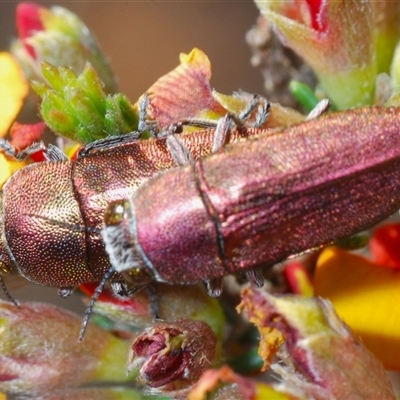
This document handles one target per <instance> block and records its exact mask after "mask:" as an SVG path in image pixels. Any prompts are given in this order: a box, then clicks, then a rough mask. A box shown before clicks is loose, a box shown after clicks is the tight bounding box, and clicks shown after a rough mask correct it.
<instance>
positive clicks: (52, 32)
mask: <svg viewBox="0 0 400 400" xmlns="http://www.w3.org/2000/svg"><path fill="white" fill-rule="evenodd" d="M17 28H18V32H19V40H17V41H15V43H14V44H13V46H12V49H11V50H12V52H13V54H14V55H15V57H16V58H17V59H18V60H19V62H20V63H21V65H22V66H23V68H24V70H25V73H26V75H27V77H28V78H35V79H41V77H42V71H41V67H40V65H41V63H42V62H43V61H44V62H46V63H49V64H51V65H53V66H55V67H58V66H68V67H70V68H71V69H72V70H73V71H74V72H75V74H77V75H78V74H80V73H81V72H82V71H83V69H84V67H85V65H86V64H87V63H88V62H89V63H90V64H91V65H92V66H93V68H94V69H95V70H96V72H97V74H98V75H99V77H100V80H101V81H102V82H103V83H104V90H105V92H106V93H115V92H117V86H116V83H115V80H114V75H113V74H112V71H111V69H110V66H109V65H108V62H107V60H106V58H105V57H104V55H103V54H102V53H101V50H100V48H99V46H98V45H97V43H96V41H95V39H94V38H93V36H92V34H91V33H90V31H89V29H88V28H87V26H86V25H85V24H84V23H83V22H82V21H81V20H80V19H79V18H78V17H77V16H76V15H75V14H73V13H72V12H70V11H68V10H67V9H65V8H62V7H57V6H54V7H51V8H50V9H47V8H45V7H41V6H39V5H38V4H35V3H20V4H19V5H18V7H17Z"/></svg>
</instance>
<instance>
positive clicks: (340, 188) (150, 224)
mask: <svg viewBox="0 0 400 400" xmlns="http://www.w3.org/2000/svg"><path fill="white" fill-rule="evenodd" d="M259 133H260V135H259V136H258V137H256V138H250V139H247V140H246V141H242V142H240V143H236V144H232V145H228V146H226V147H224V148H223V149H222V150H220V151H219V152H218V153H217V154H214V155H212V156H210V157H207V158H204V159H200V160H198V161H196V162H195V163H194V164H193V165H190V166H187V167H181V168H176V169H173V170H170V171H167V172H165V173H163V174H160V175H158V176H156V177H153V178H152V179H150V180H149V181H147V182H146V183H144V184H143V185H141V186H140V187H139V188H138V190H137V191H135V193H134V194H133V195H132V197H131V198H130V201H131V203H132V204H133V209H132V217H131V218H132V223H134V224H135V227H136V228H135V232H134V234H132V232H124V234H123V235H121V238H122V239H121V241H113V242H111V241H108V238H107V232H108V231H107V229H108V228H107V220H106V221H105V222H106V227H105V229H104V231H103V237H104V238H105V242H106V248H107V250H108V251H109V252H110V253H111V252H112V253H113V254H117V249H115V248H114V246H121V247H124V249H125V256H126V251H127V249H129V248H130V249H131V252H132V254H136V256H137V254H139V252H138V247H139V246H140V251H141V252H143V253H144V255H145V257H146V260H147V263H151V269H152V270H156V271H157V274H158V277H157V279H158V280H160V281H164V282H169V283H174V284H190V283H195V282H199V281H204V280H212V279H218V278H220V277H222V276H224V275H226V274H230V273H238V272H243V271H246V270H251V269H253V268H256V267H259V266H263V265H271V264H273V263H275V262H277V261H280V260H282V259H284V258H286V257H288V256H290V255H293V254H297V253H299V252H302V251H304V250H307V249H310V248H314V247H318V246H321V245H324V244H328V243H331V242H334V241H336V240H338V239H340V238H343V237H346V236H348V235H352V234H355V233H357V232H359V231H361V230H364V229H366V228H368V227H370V226H372V225H374V224H376V223H377V222H379V221H381V220H382V219H384V218H386V217H387V216H389V215H390V214H392V213H393V212H395V211H396V210H397V209H398V208H400V109H398V108H375V107H372V108H364V109H356V110H351V111H344V112H339V113H335V114H331V115H327V116H325V117H322V118H320V119H317V120H311V121H308V122H305V123H303V124H300V125H297V126H293V127H291V128H289V129H286V130H284V131H281V132H277V133H275V134H271V133H268V134H263V132H261V131H260V132H259ZM126 204H129V203H126ZM111 207H112V206H111ZM128 226H130V224H127V223H124V225H123V227H128ZM113 228H115V226H113ZM139 261H140V260H138V262H139ZM114 264H115V265H114V267H115V269H116V270H117V271H119V272H122V271H124V270H126V269H127V268H129V266H127V265H126V264H124V263H123V262H122V261H121V262H118V260H117V259H115V260H114Z"/></svg>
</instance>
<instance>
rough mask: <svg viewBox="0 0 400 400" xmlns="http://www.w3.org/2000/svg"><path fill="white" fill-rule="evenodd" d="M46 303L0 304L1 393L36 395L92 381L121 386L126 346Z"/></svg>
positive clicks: (111, 336)
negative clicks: (84, 329)
mask: <svg viewBox="0 0 400 400" xmlns="http://www.w3.org/2000/svg"><path fill="white" fill-rule="evenodd" d="M81 322H82V321H81V317H79V316H78V315H75V314H72V313H70V312H68V311H66V310H63V309H61V308H58V307H55V306H53V305H50V304H42V303H22V304H21V306H20V307H19V308H17V307H16V306H15V305H13V304H11V303H8V302H5V301H0V391H4V392H9V393H39V392H47V391H52V390H57V389H62V388H71V387H76V386H80V385H83V384H88V383H91V382H94V381H103V380H105V381H111V382H123V381H126V380H127V375H126V372H125V363H126V354H127V351H128V348H127V345H126V343H125V342H123V341H122V340H120V339H118V338H116V337H114V336H113V335H112V334H111V333H109V332H107V331H104V330H102V329H100V328H99V327H96V326H94V325H91V326H90V327H89V328H88V330H87V332H86V337H85V340H84V341H83V342H79V341H78V336H79V330H80V327H81Z"/></svg>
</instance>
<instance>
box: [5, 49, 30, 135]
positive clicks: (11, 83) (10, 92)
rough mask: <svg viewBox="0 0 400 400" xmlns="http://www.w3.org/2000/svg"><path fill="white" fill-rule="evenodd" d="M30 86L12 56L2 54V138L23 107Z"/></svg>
mask: <svg viewBox="0 0 400 400" xmlns="http://www.w3.org/2000/svg"><path fill="white" fill-rule="evenodd" d="M28 90H29V86H28V83H27V82H26V80H25V78H24V75H23V73H22V70H21V68H20V67H19V65H18V64H17V62H16V61H15V60H14V58H13V57H12V56H11V54H9V53H6V52H2V53H0V136H4V135H5V134H6V133H7V130H8V128H9V126H10V125H11V123H12V122H13V121H14V119H15V117H16V116H17V114H18V112H19V110H20V109H21V107H22V104H23V100H24V98H25V96H26V95H27V94H28Z"/></svg>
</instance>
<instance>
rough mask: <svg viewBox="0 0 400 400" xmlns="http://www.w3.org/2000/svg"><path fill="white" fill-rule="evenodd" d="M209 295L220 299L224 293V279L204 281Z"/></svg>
mask: <svg viewBox="0 0 400 400" xmlns="http://www.w3.org/2000/svg"><path fill="white" fill-rule="evenodd" d="M204 284H205V286H206V290H207V293H208V295H209V296H210V297H219V296H220V295H221V293H222V284H223V278H213V279H209V280H207V281H204Z"/></svg>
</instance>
